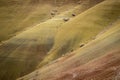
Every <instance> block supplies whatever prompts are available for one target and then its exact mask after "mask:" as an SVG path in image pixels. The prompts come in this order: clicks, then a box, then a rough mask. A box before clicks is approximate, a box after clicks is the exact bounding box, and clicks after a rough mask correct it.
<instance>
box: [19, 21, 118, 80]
mask: <svg viewBox="0 0 120 80" xmlns="http://www.w3.org/2000/svg"><path fill="white" fill-rule="evenodd" d="M119 36H120V19H119V20H117V21H116V23H114V24H113V25H112V26H111V28H110V29H108V30H107V31H105V32H104V33H102V34H100V35H99V36H98V37H97V38H96V39H95V40H93V41H91V42H90V43H88V44H87V45H86V46H84V47H83V48H79V49H77V50H75V51H74V52H71V53H70V54H69V55H66V56H64V57H62V58H60V59H58V60H56V61H55V62H53V63H51V64H48V65H46V66H44V67H42V68H40V69H37V70H35V71H34V72H32V73H31V74H29V75H26V76H24V77H22V78H19V79H18V80H21V79H23V80H29V79H33V80H36V79H40V80H91V79H93V80H102V79H103V80H107V79H108V80H114V79H117V80H119V69H120V67H119V66H120V54H119V53H120V37H119ZM73 64H74V65H73Z"/></svg>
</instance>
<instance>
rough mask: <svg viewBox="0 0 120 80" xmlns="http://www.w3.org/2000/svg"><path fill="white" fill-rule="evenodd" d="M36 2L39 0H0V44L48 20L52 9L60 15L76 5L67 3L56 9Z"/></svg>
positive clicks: (48, 4) (53, 6) (52, 5)
mask: <svg viewBox="0 0 120 80" xmlns="http://www.w3.org/2000/svg"><path fill="white" fill-rule="evenodd" d="M37 1H39V0H0V42H1V41H4V40H7V39H9V38H11V37H13V36H15V35H16V34H18V32H20V31H23V30H24V29H25V28H28V27H33V26H35V25H36V24H38V23H40V22H43V21H46V20H47V19H50V18H51V15H50V13H51V11H52V10H53V9H56V8H57V10H58V12H59V13H61V12H64V11H66V10H68V9H69V8H73V6H75V5H76V4H73V3H69V4H68V5H62V6H59V7H57V6H56V5H54V4H51V3H47V2H46V3H43V1H42V2H37ZM50 2H53V1H50ZM57 4H58V3H57ZM61 8H64V9H63V10H62V9H61Z"/></svg>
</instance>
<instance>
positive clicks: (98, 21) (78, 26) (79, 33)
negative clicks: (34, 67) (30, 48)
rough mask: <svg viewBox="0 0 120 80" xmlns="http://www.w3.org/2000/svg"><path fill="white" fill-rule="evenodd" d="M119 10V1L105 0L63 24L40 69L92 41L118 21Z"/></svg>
mask: <svg viewBox="0 0 120 80" xmlns="http://www.w3.org/2000/svg"><path fill="white" fill-rule="evenodd" d="M119 8H120V3H119V1H116V0H115V1H107V0H106V1H104V2H102V3H100V4H98V5H96V6H95V7H92V8H90V9H89V10H86V11H85V12H83V13H82V14H79V15H78V16H77V17H75V18H74V19H72V20H70V21H69V22H67V23H65V24H64V25H63V26H62V27H61V28H60V30H59V31H58V33H57V35H56V37H55V44H54V46H53V48H52V49H51V50H50V51H49V52H48V55H47V56H46V57H45V59H44V60H43V61H42V62H41V63H40V67H41V66H43V65H45V64H48V63H49V62H51V61H53V60H55V59H57V58H59V57H61V56H62V55H63V56H64V54H66V53H68V52H71V51H73V50H75V49H76V48H78V47H80V46H81V45H86V43H88V42H89V41H91V40H94V39H95V38H96V36H97V34H99V33H100V32H101V31H102V30H105V29H107V28H109V27H111V25H112V24H113V23H114V22H116V20H117V19H119V16H120V10H119ZM63 35H64V36H63Z"/></svg>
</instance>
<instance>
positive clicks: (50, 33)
mask: <svg viewBox="0 0 120 80" xmlns="http://www.w3.org/2000/svg"><path fill="white" fill-rule="evenodd" d="M99 2H100V1H98V2H96V1H94V2H88V1H87V0H86V1H85V2H84V3H87V5H86V6H85V5H84V3H82V4H79V5H78V4H74V5H73V3H71V4H68V5H63V6H61V7H57V8H56V7H55V8H53V6H51V5H48V3H47V4H45V3H44V4H39V3H37V5H33V4H27V3H28V2H26V4H27V5H25V4H20V5H25V6H26V7H29V5H31V7H33V6H34V9H33V11H31V13H30V14H29V15H27V16H25V17H26V18H25V20H23V23H21V22H20V21H18V22H19V23H20V25H21V27H19V28H18V27H14V26H13V25H12V24H13V23H11V25H12V26H13V28H8V27H4V28H3V29H4V30H5V31H4V30H2V31H3V33H2V32H1V33H2V34H1V35H2V36H4V37H5V35H4V34H6V33H5V32H7V31H6V30H8V29H9V30H10V31H13V30H14V29H18V30H19V31H17V33H18V34H16V33H15V34H16V35H14V36H13V37H12V36H11V37H10V39H8V40H6V41H2V43H1V44H0V71H1V73H0V79H2V80H9V79H10V80H15V79H16V78H18V77H21V76H24V75H26V74H28V73H30V72H32V71H34V70H35V69H36V67H37V66H38V64H39V63H40V62H41V61H42V60H43V59H44V57H45V56H46V54H47V52H49V50H50V49H51V48H52V47H53V45H54V38H55V36H56V34H57V32H58V31H59V30H60V28H61V27H62V25H63V24H65V23H66V22H65V21H64V20H63V19H64V18H67V17H68V18H69V19H71V20H72V19H74V18H75V17H77V15H78V14H80V13H82V12H84V11H85V10H87V9H89V8H90V7H92V6H94V5H96V4H97V3H99ZM7 5H8V4H7ZM13 6H14V5H13ZM41 6H44V7H42V8H41ZM50 6H51V7H50ZM74 6H75V7H74ZM7 8H8V7H7ZM7 8H6V9H7ZM19 8H20V7H19ZM44 8H47V9H49V10H53V9H57V10H58V13H57V14H56V15H55V16H54V17H52V18H51V15H50V12H48V13H49V16H50V19H47V18H48V17H47V15H44V16H43V17H44V18H42V17H39V16H38V15H41V14H43V13H46V11H49V10H46V11H45V12H44V11H43V9H44ZM69 8H72V9H69ZM8 9H9V8H8ZM29 9H31V8H29ZM66 9H69V10H67V11H66ZM9 10H11V9H9ZM41 10H42V13H41ZM16 11H18V10H17V9H16ZM25 11H26V10H25ZM25 13H26V12H25ZM72 13H75V15H76V16H72ZM11 14H12V13H11ZM11 14H10V15H11ZM15 14H16V13H15ZM23 14H24V13H23ZM5 15H7V14H5ZM24 15H25V14H24ZM33 17H36V18H39V20H38V19H36V18H35V19H33ZM45 17H47V18H46V19H45ZM16 18H17V17H16V16H15V19H16ZM20 18H21V16H20ZM40 19H41V20H42V21H43V20H44V19H45V21H44V22H41V20H40ZM6 20H8V19H6ZM6 20H5V21H6ZM18 20H19V19H18ZM32 20H33V21H32ZM3 21H4V20H3ZM10 21H11V20H10ZM15 23H16V20H15ZM4 25H8V24H4ZM24 25H30V26H31V25H33V27H28V28H26V27H24ZM23 27H24V28H23ZM20 28H21V29H25V30H24V31H21V29H20ZM8 32H9V31H8ZM13 34H14V33H13ZM6 35H7V36H8V34H6ZM0 38H1V37H0ZM7 38H8V37H7Z"/></svg>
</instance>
